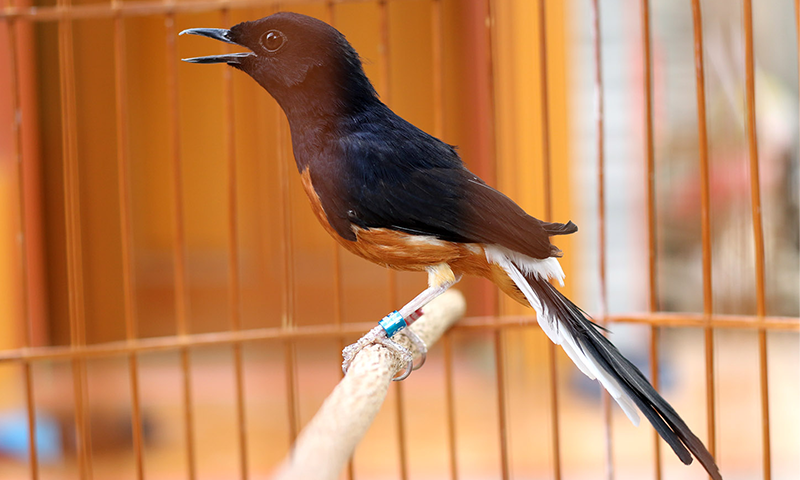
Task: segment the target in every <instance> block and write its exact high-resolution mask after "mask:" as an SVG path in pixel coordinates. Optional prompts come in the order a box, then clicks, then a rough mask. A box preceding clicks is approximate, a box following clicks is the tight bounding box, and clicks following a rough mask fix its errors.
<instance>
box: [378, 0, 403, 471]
mask: <svg viewBox="0 0 800 480" xmlns="http://www.w3.org/2000/svg"><path fill="white" fill-rule="evenodd" d="M378 12H379V16H380V20H379V27H378V28H379V37H380V40H379V42H380V43H379V45H378V55H379V65H378V66H379V68H380V72H381V77H380V78H381V81H380V90H381V97H382V98H383V102H384V103H385V104H386V105H388V106H390V107H391V105H392V82H391V68H392V67H391V53H392V52H391V46H390V42H389V4H388V2H387V1H386V0H378ZM386 274H387V278H388V284H387V289H388V292H389V309H390V310H394V309H395V308H397V302H398V299H397V272H396V271H394V270H392V269H388V270H387V273H386ZM394 390H395V392H396V395H397V401H396V402H395V416H396V418H397V449H398V456H399V460H400V478H401V479H402V480H406V479H407V478H408V435H407V434H406V422H405V410H404V408H403V390H404V385H403V383H402V382H397V383H396V384H395V385H394Z"/></svg>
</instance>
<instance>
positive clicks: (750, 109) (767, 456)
mask: <svg viewBox="0 0 800 480" xmlns="http://www.w3.org/2000/svg"><path fill="white" fill-rule="evenodd" d="M743 8H744V45H745V104H746V112H747V144H748V147H749V157H750V204H751V209H752V215H753V240H754V243H755V263H756V265H755V274H756V279H755V280H756V315H757V316H758V319H759V322H760V323H761V326H760V327H759V329H758V364H759V374H760V377H759V380H760V381H759V387H760V388H759V390H760V392H759V393H760V395H761V447H762V456H763V462H764V464H763V477H764V479H765V480H770V479H771V478H772V458H771V441H770V426H769V377H768V366H767V332H766V329H765V327H764V326H763V322H764V316H765V315H766V310H767V305H766V295H765V285H764V278H765V274H764V256H765V255H764V227H763V223H762V216H761V215H762V214H761V183H760V177H759V171H758V135H757V133H758V132H757V130H756V87H755V67H754V65H755V58H754V54H753V5H752V0H744V4H743Z"/></svg>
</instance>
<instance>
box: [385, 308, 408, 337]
mask: <svg viewBox="0 0 800 480" xmlns="http://www.w3.org/2000/svg"><path fill="white" fill-rule="evenodd" d="M378 324H379V325H380V326H381V327H383V329H384V330H385V331H386V336H387V337H389V338H392V336H394V334H395V333H397V332H399V331H400V330H402V329H404V328H406V327H407V326H408V324H406V321H405V319H404V318H403V316H402V315H400V312H398V311H397V310H395V311H394V312H392V313H390V314H389V315H386V316H385V317H383V319H381V321H380V322H378Z"/></svg>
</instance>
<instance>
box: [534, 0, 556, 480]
mask: <svg viewBox="0 0 800 480" xmlns="http://www.w3.org/2000/svg"><path fill="white" fill-rule="evenodd" d="M538 4H539V5H538V7H539V8H538V16H539V39H538V40H539V82H540V83H541V89H540V100H541V104H542V181H543V184H544V191H543V194H544V220H545V221H546V222H549V221H551V219H552V217H553V205H552V197H553V195H552V179H551V175H550V170H551V169H550V111H549V110H550V106H549V105H550V103H549V98H548V93H549V92H548V84H547V11H546V9H545V0H539V2H538ZM547 358H548V361H549V371H548V383H549V385H550V432H551V436H552V443H553V476H554V477H555V479H556V480H559V479H560V478H561V425H560V422H559V412H558V397H559V394H558V363H557V362H558V352H557V350H556V345H555V344H553V342H547Z"/></svg>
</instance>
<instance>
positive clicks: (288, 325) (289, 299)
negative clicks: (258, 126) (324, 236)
mask: <svg viewBox="0 0 800 480" xmlns="http://www.w3.org/2000/svg"><path fill="white" fill-rule="evenodd" d="M275 113H276V117H277V122H278V129H277V135H278V139H277V142H275V143H276V145H277V149H278V176H279V177H280V190H281V197H282V198H283V209H281V216H282V217H283V218H282V220H283V221H282V224H283V241H282V242H281V243H282V247H283V248H282V250H283V258H284V261H283V285H284V287H283V308H284V315H283V318H282V320H281V321H282V324H283V328H285V329H292V328H294V326H295V325H294V320H295V319H294V245H293V244H292V219H291V209H292V203H291V192H290V191H289V171H288V170H289V169H288V168H287V166H286V162H287V161H288V159H287V158H286V155H284V149H285V148H286V146H285V143H284V142H285V138H286V127H285V126H284V124H283V114H282V112H281V110H280V108H277V109H276V110H275ZM285 349H286V350H285V357H284V365H285V370H284V372H285V376H286V394H287V398H286V402H287V405H286V407H287V412H286V413H287V420H288V422H289V441H290V442H291V443H294V440H295V439H296V438H297V434H298V431H299V428H300V427H299V423H298V418H297V395H298V393H297V381H296V378H295V377H296V370H297V359H296V355H295V345H294V342H293V341H292V340H287V341H286V344H285Z"/></svg>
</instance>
